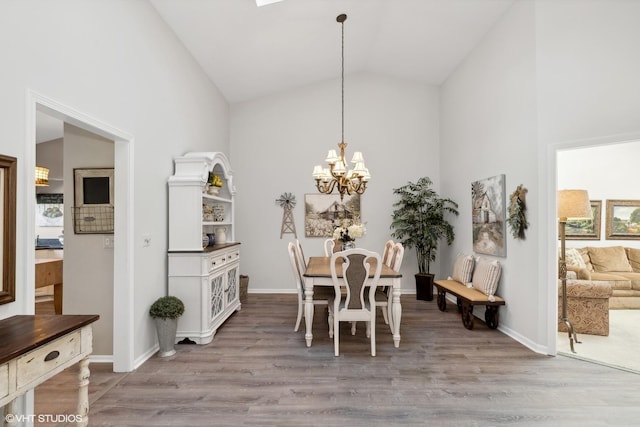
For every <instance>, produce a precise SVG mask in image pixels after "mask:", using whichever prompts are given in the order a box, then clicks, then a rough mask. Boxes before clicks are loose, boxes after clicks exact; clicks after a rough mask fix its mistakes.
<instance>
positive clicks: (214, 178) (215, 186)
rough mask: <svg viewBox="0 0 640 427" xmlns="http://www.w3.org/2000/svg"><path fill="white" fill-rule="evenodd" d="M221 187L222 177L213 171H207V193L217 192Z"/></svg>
mask: <svg viewBox="0 0 640 427" xmlns="http://www.w3.org/2000/svg"><path fill="white" fill-rule="evenodd" d="M220 188H222V179H221V178H220V175H217V174H215V173H213V172H209V179H208V180H207V192H208V193H209V194H218V193H219V192H220Z"/></svg>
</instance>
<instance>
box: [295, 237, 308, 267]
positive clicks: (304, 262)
mask: <svg viewBox="0 0 640 427" xmlns="http://www.w3.org/2000/svg"><path fill="white" fill-rule="evenodd" d="M296 249H297V250H298V257H299V258H300V268H301V269H302V270H304V269H305V268H307V259H306V258H305V257H304V251H303V250H302V243H300V240H298V239H296Z"/></svg>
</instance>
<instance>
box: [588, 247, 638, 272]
mask: <svg viewBox="0 0 640 427" xmlns="http://www.w3.org/2000/svg"><path fill="white" fill-rule="evenodd" d="M588 249H589V259H590V260H591V264H593V269H594V270H595V271H597V272H599V273H607V272H618V271H627V272H631V271H633V269H632V268H631V264H629V260H628V259H627V252H626V251H625V250H624V248H623V247H622V246H607V247H602V248H595V247H592V246H589V248H588Z"/></svg>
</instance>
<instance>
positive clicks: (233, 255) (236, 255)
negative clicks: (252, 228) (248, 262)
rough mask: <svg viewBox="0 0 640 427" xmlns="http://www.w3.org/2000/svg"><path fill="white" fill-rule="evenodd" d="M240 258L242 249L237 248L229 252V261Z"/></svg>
mask: <svg viewBox="0 0 640 427" xmlns="http://www.w3.org/2000/svg"><path fill="white" fill-rule="evenodd" d="M238 258H240V249H239V248H236V249H233V250H230V251H229V252H227V262H231V261H236V260H238Z"/></svg>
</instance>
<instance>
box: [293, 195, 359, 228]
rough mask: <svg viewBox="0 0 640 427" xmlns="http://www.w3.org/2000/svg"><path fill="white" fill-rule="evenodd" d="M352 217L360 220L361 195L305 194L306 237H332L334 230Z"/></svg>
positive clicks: (357, 220) (354, 219)
mask: <svg viewBox="0 0 640 427" xmlns="http://www.w3.org/2000/svg"><path fill="white" fill-rule="evenodd" d="M344 219H350V220H353V221H355V222H360V219H361V215H360V195H359V194H354V195H352V196H349V195H345V196H344V200H340V194H305V195H304V231H305V236H306V237H331V236H333V230H334V229H335V228H336V227H338V226H339V225H341V224H342V220H344Z"/></svg>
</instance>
